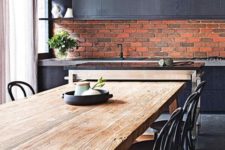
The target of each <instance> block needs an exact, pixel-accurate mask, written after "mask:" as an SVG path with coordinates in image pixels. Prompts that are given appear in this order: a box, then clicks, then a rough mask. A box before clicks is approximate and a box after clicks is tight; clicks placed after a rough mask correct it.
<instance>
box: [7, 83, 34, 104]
mask: <svg viewBox="0 0 225 150" xmlns="http://www.w3.org/2000/svg"><path fill="white" fill-rule="evenodd" d="M25 86H26V87H28V88H29V89H30V91H31V92H32V94H35V92H34V89H33V88H32V86H31V85H30V84H28V83H26V82H23V81H13V82H10V83H9V84H8V87H7V88H8V93H9V96H10V98H11V100H12V101H15V97H14V96H13V93H12V88H13V87H19V88H20V89H21V90H22V92H23V95H24V97H27V93H26V91H25V88H24V87H25Z"/></svg>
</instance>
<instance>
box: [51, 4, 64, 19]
mask: <svg viewBox="0 0 225 150" xmlns="http://www.w3.org/2000/svg"><path fill="white" fill-rule="evenodd" d="M51 13H52V16H53V18H62V11H61V8H60V6H59V5H57V4H53V6H52V11H51Z"/></svg>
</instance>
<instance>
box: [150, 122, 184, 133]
mask: <svg viewBox="0 0 225 150" xmlns="http://www.w3.org/2000/svg"><path fill="white" fill-rule="evenodd" d="M167 121H168V120H160V121H155V122H153V123H152V124H151V125H150V127H151V128H152V129H154V130H155V132H159V131H160V130H161V129H162V128H163V126H164V125H165V124H166V122H167ZM183 125H184V121H182V122H181V126H183Z"/></svg>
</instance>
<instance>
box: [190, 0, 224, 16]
mask: <svg viewBox="0 0 225 150" xmlns="http://www.w3.org/2000/svg"><path fill="white" fill-rule="evenodd" d="M222 1H224V0H190V15H191V16H206V17H207V16H221V15H225V14H224V9H225V7H224V6H225V5H224V2H222Z"/></svg>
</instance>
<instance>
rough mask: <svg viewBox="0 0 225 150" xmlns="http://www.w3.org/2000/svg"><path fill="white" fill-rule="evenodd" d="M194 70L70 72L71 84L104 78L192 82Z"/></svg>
mask: <svg viewBox="0 0 225 150" xmlns="http://www.w3.org/2000/svg"><path fill="white" fill-rule="evenodd" d="M193 73H194V71H193V70H69V83H73V80H74V76H73V75H76V78H75V79H76V80H79V79H82V80H85V79H87V80H96V79H98V78H99V77H103V78H104V79H108V80H161V81H162V80H170V81H181V80H182V81H184V80H185V81H186V80H191V75H192V74H193Z"/></svg>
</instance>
